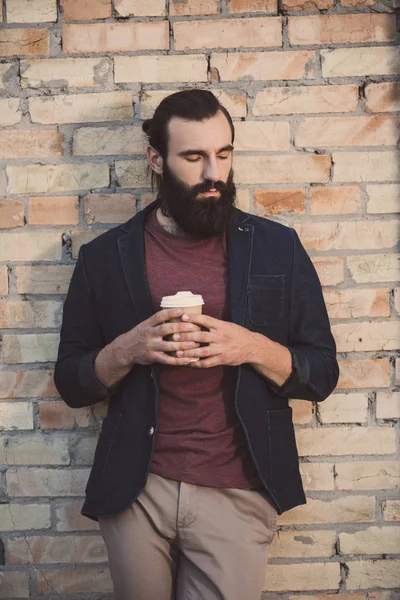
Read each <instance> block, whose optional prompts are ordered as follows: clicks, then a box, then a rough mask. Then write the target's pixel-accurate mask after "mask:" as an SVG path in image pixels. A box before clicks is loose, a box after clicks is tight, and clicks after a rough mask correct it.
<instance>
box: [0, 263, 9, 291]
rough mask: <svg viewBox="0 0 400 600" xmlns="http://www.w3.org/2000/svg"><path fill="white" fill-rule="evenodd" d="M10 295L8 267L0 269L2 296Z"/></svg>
mask: <svg viewBox="0 0 400 600" xmlns="http://www.w3.org/2000/svg"><path fill="white" fill-rule="evenodd" d="M7 294H8V269H7V267H6V266H4V267H0V296H7Z"/></svg>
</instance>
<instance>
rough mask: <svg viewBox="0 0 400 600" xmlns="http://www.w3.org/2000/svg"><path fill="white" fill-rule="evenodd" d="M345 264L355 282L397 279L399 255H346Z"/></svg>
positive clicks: (399, 263)
mask: <svg viewBox="0 0 400 600" xmlns="http://www.w3.org/2000/svg"><path fill="white" fill-rule="evenodd" d="M347 266H348V268H349V270H350V273H351V275H352V277H353V279H354V281H355V282H356V283H372V282H379V281H382V282H383V281H385V282H386V281H397V280H398V279H399V274H400V255H399V254H366V255H364V256H348V257H347Z"/></svg>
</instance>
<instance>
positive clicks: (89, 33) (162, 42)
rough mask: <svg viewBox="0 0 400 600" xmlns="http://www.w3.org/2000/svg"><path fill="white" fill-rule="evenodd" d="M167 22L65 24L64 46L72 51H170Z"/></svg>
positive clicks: (67, 50) (66, 51)
mask: <svg viewBox="0 0 400 600" xmlns="http://www.w3.org/2000/svg"><path fill="white" fill-rule="evenodd" d="M168 48H169V29H168V23H167V21H154V22H153V23H141V22H135V23H91V24H88V25H64V26H63V49H64V52H65V53H67V54H69V53H74V54H75V53H78V52H80V53H89V52H101V53H103V52H133V51H136V50H168Z"/></svg>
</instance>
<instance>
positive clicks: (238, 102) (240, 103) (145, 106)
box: [140, 89, 247, 127]
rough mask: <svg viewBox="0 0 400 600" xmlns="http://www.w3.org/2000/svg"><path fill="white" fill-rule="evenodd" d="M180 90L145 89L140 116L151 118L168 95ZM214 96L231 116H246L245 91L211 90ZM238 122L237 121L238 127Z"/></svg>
mask: <svg viewBox="0 0 400 600" xmlns="http://www.w3.org/2000/svg"><path fill="white" fill-rule="evenodd" d="M176 91H178V90H169V91H166V90H145V91H143V92H142V95H141V98H140V100H141V102H140V117H141V118H142V119H151V117H152V116H153V114H154V111H155V109H156V108H157V106H158V105H159V104H160V102H161V100H164V98H166V97H167V96H170V95H171V94H173V93H174V92H176ZM210 91H211V92H212V93H213V94H214V96H216V97H217V98H218V100H219V101H220V102H221V104H223V106H225V108H226V109H227V110H228V111H229V114H230V115H231V117H238V118H240V117H246V115H247V96H246V94H245V93H244V92H240V91H236V90H218V89H211V90H210ZM236 125H237V123H235V127H236Z"/></svg>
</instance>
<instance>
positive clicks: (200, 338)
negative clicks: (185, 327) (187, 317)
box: [172, 331, 218, 344]
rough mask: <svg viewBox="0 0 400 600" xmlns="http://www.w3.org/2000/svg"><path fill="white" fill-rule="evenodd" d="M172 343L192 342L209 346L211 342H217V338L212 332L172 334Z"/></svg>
mask: <svg viewBox="0 0 400 600" xmlns="http://www.w3.org/2000/svg"><path fill="white" fill-rule="evenodd" d="M172 339H173V340H174V341H176V342H177V341H181V342H185V341H193V342H199V343H203V344H211V343H212V342H217V341H218V336H217V334H216V333H214V332H210V331H192V332H188V333H174V335H173V336H172Z"/></svg>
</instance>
